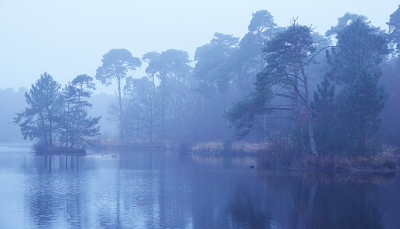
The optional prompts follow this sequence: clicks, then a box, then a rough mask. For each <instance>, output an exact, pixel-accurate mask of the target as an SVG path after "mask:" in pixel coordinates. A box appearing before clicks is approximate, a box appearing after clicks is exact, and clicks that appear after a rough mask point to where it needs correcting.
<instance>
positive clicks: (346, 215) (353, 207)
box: [260, 172, 384, 229]
mask: <svg viewBox="0 0 400 229" xmlns="http://www.w3.org/2000/svg"><path fill="white" fill-rule="evenodd" d="M371 176H372V175H371ZM260 177H261V178H262V179H264V180H265V183H266V186H267V188H266V189H267V195H268V193H272V195H268V196H269V197H270V198H271V197H272V198H274V199H275V200H276V201H275V202H274V204H273V205H272V206H271V209H272V212H274V214H273V218H274V219H279V218H280V217H279V215H286V216H287V220H286V221H285V220H284V221H283V223H282V224H281V225H279V227H280V228H352V229H358V228H360V229H361V228H383V226H382V220H381V215H382V211H384V205H383V203H384V200H383V198H382V190H381V189H380V188H379V187H377V185H376V184H375V183H370V182H367V181H369V180H370V179H367V180H365V179H363V180H360V179H357V177H353V178H352V179H351V180H350V181H344V180H343V179H337V178H336V177H329V176H325V175H321V176H316V175H305V174H302V175H299V174H290V173H281V174H279V173H273V174H268V172H260ZM363 178H365V177H363ZM381 178H382V177H378V179H381ZM375 180H376V179H375ZM268 190H269V191H268ZM285 198H287V201H285V200H284V199H285ZM274 208H275V211H274V210H273V209H274ZM288 213H289V214H288ZM285 222H287V223H288V225H284V224H285Z"/></svg>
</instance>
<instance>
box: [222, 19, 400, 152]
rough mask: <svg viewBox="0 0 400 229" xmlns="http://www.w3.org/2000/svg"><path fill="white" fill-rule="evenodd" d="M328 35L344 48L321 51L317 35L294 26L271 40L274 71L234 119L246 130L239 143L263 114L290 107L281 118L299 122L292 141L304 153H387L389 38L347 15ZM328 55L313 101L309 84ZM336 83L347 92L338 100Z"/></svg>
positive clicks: (269, 61)
mask: <svg viewBox="0 0 400 229" xmlns="http://www.w3.org/2000/svg"><path fill="white" fill-rule="evenodd" d="M399 25H400V24H399ZM328 35H330V36H332V35H335V38H336V39H337V42H336V44H335V45H326V46H322V47H321V45H320V44H318V40H316V39H315V37H314V38H313V36H312V28H310V27H307V26H301V25H298V24H297V23H296V21H294V22H293V24H292V25H291V26H289V27H288V28H287V29H286V30H285V31H282V32H278V33H277V34H276V35H275V36H274V37H273V38H272V39H271V40H268V41H266V46H265V48H264V50H263V51H264V53H265V54H266V58H265V60H266V66H265V67H264V69H263V71H261V72H260V73H259V74H257V80H256V82H255V85H256V88H255V90H254V91H253V92H252V93H251V95H250V97H249V98H246V99H245V100H244V101H241V102H238V103H235V105H234V107H233V108H232V109H231V110H230V111H228V112H227V113H226V117H227V118H228V119H229V120H230V121H231V122H232V123H233V124H234V125H235V126H236V129H237V130H238V131H240V133H241V135H240V136H239V137H242V136H243V135H245V134H247V133H248V132H249V130H251V129H252V128H253V126H254V125H255V124H257V121H258V120H257V116H260V115H268V114H271V113H274V111H275V110H282V109H284V110H287V111H289V112H288V113H286V115H283V116H280V117H279V118H289V120H291V121H293V128H292V129H290V132H288V134H289V133H290V137H289V136H288V138H287V139H290V140H291V141H292V142H293V143H294V144H295V147H296V148H297V150H298V151H302V150H303V151H304V150H307V151H312V152H313V153H314V154H315V155H318V152H322V153H329V152H345V153H348V154H356V155H363V156H365V155H371V154H373V153H376V152H377V151H378V150H379V148H380V145H381V141H380V140H381V139H382V138H380V136H379V134H380V132H379V130H380V124H381V119H380V114H381V112H382V110H383V109H384V103H385V100H386V97H387V94H386V93H385V92H384V88H383V87H381V86H379V84H378V81H379V79H380V77H381V76H382V60H383V58H384V57H386V56H387V55H388V54H389V53H390V52H389V43H388V40H387V38H386V37H387V34H384V31H381V30H380V28H376V27H373V26H372V25H371V24H370V22H367V18H366V17H364V16H360V15H354V14H349V13H347V14H346V15H345V16H344V17H342V18H340V19H339V23H338V25H337V26H335V27H332V29H331V30H329V31H327V34H326V36H328ZM391 41H392V42H395V40H391ZM392 44H393V43H392ZM323 50H325V51H326V60H327V61H326V63H327V67H326V69H325V71H324V77H325V78H324V80H323V81H322V82H321V84H319V85H318V87H317V90H316V91H315V92H314V97H313V100H312V101H310V100H309V94H310V89H309V87H310V84H309V78H311V77H312V75H311V74H312V73H315V72H314V71H313V69H312V64H315V63H317V62H316V61H315V59H316V57H317V55H318V54H319V53H320V52H322V51H323ZM335 85H338V86H339V87H340V90H339V92H338V93H337V95H336V92H335V88H337V87H335ZM279 97H280V98H281V99H280V100H276V98H279ZM282 98H284V99H283V100H282ZM274 100H275V101H274ZM264 131H265V132H266V133H268V131H270V129H268V128H265V129H264ZM314 131H315V134H314ZM305 133H308V134H305ZM279 140H282V139H279Z"/></svg>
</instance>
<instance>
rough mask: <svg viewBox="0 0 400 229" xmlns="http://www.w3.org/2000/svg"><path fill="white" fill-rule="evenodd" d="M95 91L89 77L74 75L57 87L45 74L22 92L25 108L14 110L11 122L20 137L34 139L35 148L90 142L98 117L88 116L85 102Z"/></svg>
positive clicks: (97, 127)
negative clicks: (71, 79)
mask: <svg viewBox="0 0 400 229" xmlns="http://www.w3.org/2000/svg"><path fill="white" fill-rule="evenodd" d="M93 90H95V86H94V83H93V78H92V77H90V76H88V75H78V76H77V77H76V78H75V79H74V80H73V81H72V82H69V83H68V84H67V85H65V87H64V88H62V89H61V86H60V84H59V83H57V82H56V81H55V80H54V79H53V77H52V76H51V75H49V74H47V73H44V74H42V75H41V76H40V79H38V80H37V81H36V83H35V84H32V87H31V89H30V90H29V92H25V99H26V103H27V104H28V107H26V108H25V110H24V111H23V112H20V113H17V114H16V116H15V117H14V123H15V124H19V126H20V128H21V133H22V135H23V136H24V139H29V140H33V139H37V140H38V142H37V146H38V147H53V146H64V147H76V148H78V147H79V148H81V147H84V146H85V145H86V144H89V145H90V144H92V143H93V141H94V137H95V136H97V135H99V131H100V126H98V123H99V120H100V118H101V116H100V117H91V116H88V113H87V110H88V108H90V107H91V106H92V105H91V104H90V103H89V102H88V101H86V99H87V98H90V96H91V95H92V91H93Z"/></svg>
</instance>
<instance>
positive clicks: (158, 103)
mask: <svg viewBox="0 0 400 229" xmlns="http://www.w3.org/2000/svg"><path fill="white" fill-rule="evenodd" d="M399 15H400V10H399V9H398V10H397V11H395V12H394V13H393V14H392V15H391V16H390V21H389V22H388V25H389V33H386V32H385V31H384V30H382V29H380V28H379V27H374V26H373V25H372V24H371V23H370V22H369V21H368V19H367V17H365V16H363V15H356V14H350V13H346V14H345V15H344V16H343V17H341V18H339V20H338V24H337V25H336V26H332V28H331V29H330V30H328V31H327V32H326V34H325V35H321V34H318V33H315V32H314V31H313V28H312V27H309V26H304V25H300V24H298V23H297V20H296V19H294V20H293V22H292V24H291V25H290V26H288V27H286V28H282V27H278V26H277V25H276V24H275V23H274V20H273V17H272V15H271V14H270V13H269V12H268V11H266V10H261V11H258V12H256V13H254V14H253V17H252V20H251V21H250V24H249V26H248V32H247V33H246V35H245V36H244V37H243V38H241V39H239V38H237V37H234V36H232V35H227V34H222V33H215V34H214V37H213V38H212V39H211V41H210V42H209V43H208V44H205V45H203V46H200V47H198V48H197V49H196V53H195V56H194V64H191V61H190V60H189V56H188V53H187V52H185V51H181V50H174V49H170V50H166V51H164V52H161V53H158V52H149V53H146V54H145V55H143V57H142V58H141V60H140V59H139V58H138V57H132V55H131V53H130V52H129V51H127V50H125V49H113V50H111V51H110V52H108V53H106V54H105V55H104V56H103V60H102V62H103V65H102V66H101V67H99V68H98V70H97V74H96V79H98V80H100V81H101V82H102V83H103V84H105V85H110V83H111V81H110V80H111V79H115V80H116V82H117V85H118V91H117V93H116V94H117V98H118V99H117V101H116V102H115V103H113V104H111V105H110V107H109V113H110V114H111V115H112V117H114V120H115V121H118V123H119V126H118V128H119V130H120V137H121V140H124V139H128V140H129V141H130V140H143V141H150V142H152V141H153V140H154V139H156V140H169V141H173V142H175V143H180V142H184V141H213V140H226V139H229V138H231V137H233V136H234V135H236V137H238V138H239V139H241V138H245V139H246V140H249V141H260V140H261V141H272V142H281V143H282V142H283V141H285V144H286V143H288V142H290V143H293V145H294V146H295V147H297V149H298V150H300V151H303V152H304V151H311V152H313V153H314V154H315V155H318V153H319V152H320V153H326V152H337V151H341V152H348V153H353V154H362V155H365V154H368V153H374V152H376V151H377V150H378V149H379V146H380V144H381V143H382V139H384V138H385V137H386V136H389V135H390V136H392V137H391V141H392V142H396V140H400V138H396V137H393V136H394V135H395V136H398V137H400V136H399V135H400V134H399V133H397V132H399V130H398V129H395V128H394V129H393V127H392V126H393V125H390V124H389V125H387V123H390V122H391V120H389V121H388V120H386V125H384V126H386V127H389V129H387V131H388V132H390V134H386V135H385V133H384V131H382V130H383V129H382V128H381V123H382V122H383V123H384V124H385V121H382V119H381V118H382V117H386V116H391V117H392V116H393V115H399V112H398V107H399V106H398V105H399V102H400V101H399V100H398V98H397V100H396V99H394V100H393V99H392V100H391V99H388V98H391V96H392V95H393V96H398V90H397V89H396V88H395V87H391V88H390V90H386V91H385V90H384V87H382V86H381V85H382V84H385V85H388V86H391V85H393V82H392V81H391V80H387V79H388V76H389V75H390V74H391V75H392V76H391V77H392V78H393V79H397V78H398V76H397V75H396V76H393V74H397V73H396V72H395V71H393V67H394V66H398V58H397V53H398V52H399V51H398V50H399V49H398V48H397V42H398V39H400V38H399V35H398V34H400V33H399V32H398V29H399V28H400V20H399V19H398V18H400V17H399ZM333 40H335V41H333ZM142 61H143V62H146V63H147V68H146V74H147V75H146V76H144V77H142V78H140V79H135V78H132V77H126V73H127V71H128V70H135V69H136V68H137V67H140V66H141V64H142ZM385 72H387V74H386V75H383V73H385ZM382 76H383V77H382ZM123 78H126V84H125V86H124V87H122V86H121V82H122V81H121V80H122V79H123ZM394 81H395V82H397V81H398V80H397V81H396V80H394ZM122 92H123V94H124V96H122ZM396 93H397V94H396ZM313 94H314V96H312V95H313ZM385 101H386V104H385ZM385 105H386V106H385ZM388 105H389V106H390V107H394V108H392V109H388V108H387V107H388ZM382 111H384V112H383V116H382ZM397 123H398V122H397ZM232 126H235V127H236V132H232V131H230V127H232ZM390 128H392V129H390ZM394 132H396V133H394ZM385 139H389V138H387V137H386V138H385Z"/></svg>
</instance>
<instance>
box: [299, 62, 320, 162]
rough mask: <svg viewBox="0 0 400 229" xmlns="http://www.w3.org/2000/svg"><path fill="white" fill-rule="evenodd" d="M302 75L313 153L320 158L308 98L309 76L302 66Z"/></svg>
mask: <svg viewBox="0 0 400 229" xmlns="http://www.w3.org/2000/svg"><path fill="white" fill-rule="evenodd" d="M301 74H302V75H303V80H304V90H305V97H306V98H305V99H306V101H305V102H306V109H307V116H308V117H307V119H308V137H309V139H310V146H311V151H312V153H313V154H314V155H315V156H318V152H317V148H316V147H315V141H314V124H313V118H312V112H311V106H310V99H309V98H308V97H309V96H308V76H307V75H306V73H305V71H304V67H303V66H301Z"/></svg>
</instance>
